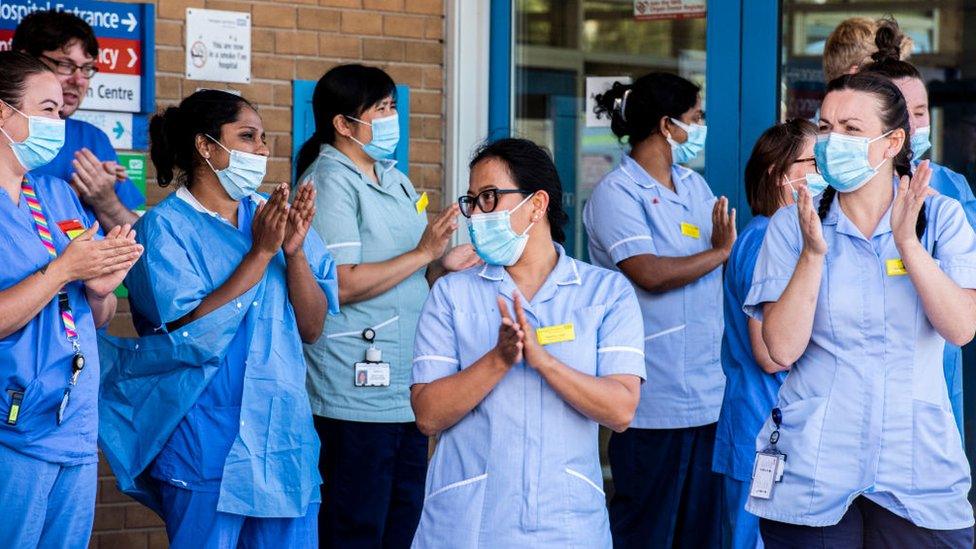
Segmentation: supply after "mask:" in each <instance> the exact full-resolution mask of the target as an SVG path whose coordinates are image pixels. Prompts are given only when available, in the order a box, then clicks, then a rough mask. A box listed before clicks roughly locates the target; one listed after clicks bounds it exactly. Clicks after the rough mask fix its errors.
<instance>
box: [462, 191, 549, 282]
mask: <svg viewBox="0 0 976 549" xmlns="http://www.w3.org/2000/svg"><path fill="white" fill-rule="evenodd" d="M530 198H532V196H531V195H529V196H527V197H525V200H523V201H521V202H519V203H518V206H515V207H514V208H512V209H511V210H504V211H501V212H491V213H481V214H474V215H472V216H471V219H470V223H469V224H468V234H469V235H470V236H471V243H472V244H474V249H475V251H476V252H477V253H478V257H480V258H481V259H483V260H484V262H485V263H487V264H489V265H501V266H503V267H511V266H512V265H515V263H516V262H517V261H518V260H519V258H520V257H522V252H524V251H525V245H526V244H528V242H529V229H531V228H532V226H533V225H535V222H532V223H529V226H528V227H526V228H525V230H524V231H522V234H518V233H516V232H515V230H513V229H512V212H514V211H515V210H517V209H519V208H521V207H522V204H525V203H526V202H528V201H529V199H530Z"/></svg>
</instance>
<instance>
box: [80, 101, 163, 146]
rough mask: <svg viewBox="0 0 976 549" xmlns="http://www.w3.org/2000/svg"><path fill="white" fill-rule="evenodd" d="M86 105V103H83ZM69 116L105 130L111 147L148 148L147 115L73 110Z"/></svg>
mask: <svg viewBox="0 0 976 549" xmlns="http://www.w3.org/2000/svg"><path fill="white" fill-rule="evenodd" d="M85 106H86V107H87V104H86V105H85ZM71 118H75V119H78V120H84V121H85V122H88V123H89V124H92V125H94V126H95V127H97V128H98V129H100V130H102V131H103V132H105V135H107V136H108V140H109V141H110V142H111V143H112V148H113V149H122V150H133V149H139V150H142V149H148V148H149V140H148V134H149V123H148V116H146V115H140V114H132V113H128V112H104V111H89V110H83V111H82V110H79V111H75V113H74V114H73V115H71Z"/></svg>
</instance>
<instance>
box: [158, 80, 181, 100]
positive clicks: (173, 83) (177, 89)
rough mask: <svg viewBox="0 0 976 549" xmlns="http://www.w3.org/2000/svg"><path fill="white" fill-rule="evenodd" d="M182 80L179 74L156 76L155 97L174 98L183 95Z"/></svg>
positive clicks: (177, 98) (179, 97)
mask: <svg viewBox="0 0 976 549" xmlns="http://www.w3.org/2000/svg"><path fill="white" fill-rule="evenodd" d="M182 83H183V80H182V78H181V77H179V76H162V75H157V76H156V97H157V99H176V100H179V99H181V98H182V97H183V93H182V89H183V88H182Z"/></svg>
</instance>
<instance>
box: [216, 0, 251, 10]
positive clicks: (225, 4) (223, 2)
mask: <svg viewBox="0 0 976 549" xmlns="http://www.w3.org/2000/svg"><path fill="white" fill-rule="evenodd" d="M251 5H252V4H251V3H250V2H238V1H236V0H207V9H208V10H223V11H240V12H245V13H251Z"/></svg>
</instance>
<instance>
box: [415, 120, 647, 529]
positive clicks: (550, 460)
mask: <svg viewBox="0 0 976 549" xmlns="http://www.w3.org/2000/svg"><path fill="white" fill-rule="evenodd" d="M458 202H459V204H460V207H461V213H462V214H464V215H465V216H466V217H469V218H470V234H471V240H472V241H473V242H474V246H475V248H476V249H477V251H478V254H479V255H480V256H481V257H482V258H483V259H484V260H485V262H486V263H487V265H485V266H484V267H483V268H479V269H470V270H467V271H465V272H463V273H457V274H452V275H449V276H447V277H445V278H444V279H442V280H440V281H438V283H437V284H436V285H435V286H434V288H433V290H432V291H431V295H430V297H429V298H428V299H427V303H426V304H425V305H424V310H423V313H422V315H421V318H420V324H419V327H418V329H417V343H416V348H415V351H414V353H415V355H416V358H414V360H413V381H412V383H413V385H412V387H411V397H412V402H413V409H414V411H415V412H416V414H417V423H418V425H419V426H420V428H421V429H422V430H423V431H424V432H425V433H427V434H429V435H435V434H439V435H440V436H439V439H438V444H437V449H436V450H435V452H434V456H433V459H432V461H431V464H430V471H429V474H428V478H427V489H426V491H427V493H426V499H425V501H424V511H423V517H422V518H421V521H420V527H419V528H418V530H417V536H416V538H414V543H413V546H414V547H416V548H426V547H431V548H435V547H458V548H474V547H569V546H574V547H575V546H579V547H604V548H608V547H610V546H611V539H610V529H609V524H608V518H607V509H606V499H605V496H604V494H603V489H602V484H603V483H602V476H603V475H602V472H601V469H600V458H599V448H598V446H599V444H598V438H597V437H598V425H605V426H607V427H609V428H611V429H613V430H614V431H617V432H620V431H623V430H624V429H626V428H627V425H628V424H629V423H630V421H631V418H633V415H634V410H635V409H636V408H637V401H638V398H639V396H640V384H641V380H642V379H643V378H644V360H643V350H642V349H641V347H642V344H641V339H642V337H643V332H642V326H641V321H640V312H639V307H638V304H637V299H636V298H635V296H634V291H633V289H631V287H630V285H629V284H628V283H627V281H626V279H625V278H624V277H622V276H620V275H619V274H617V273H613V272H610V271H607V270H604V269H600V268H596V267H592V266H590V265H587V264H586V263H582V262H579V261H575V260H573V259H572V258H570V257H569V256H567V255H566V252H565V250H563V247H562V246H561V245H560V243H561V242H562V241H563V240H564V238H565V235H564V233H563V224H564V223H565V222H566V214H565V212H563V210H562V189H561V185H560V183H559V175H558V174H557V173H556V167H555V165H553V163H552V159H551V158H550V157H549V155H548V154H547V153H546V152H545V151H544V150H543V149H542V148H541V147H539V146H538V145H536V144H534V143H532V142H530V141H525V140H522V139H502V140H500V141H496V142H494V143H492V144H489V145H486V146H484V147H483V148H482V149H481V150H479V151H478V152H477V154H476V155H475V157H474V160H472V161H471V181H470V184H469V186H468V193H467V194H466V195H465V196H462V197H461V198H460V199H459V200H458ZM491 326H498V329H497V331H496V330H493V329H487V328H489V327H491Z"/></svg>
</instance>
